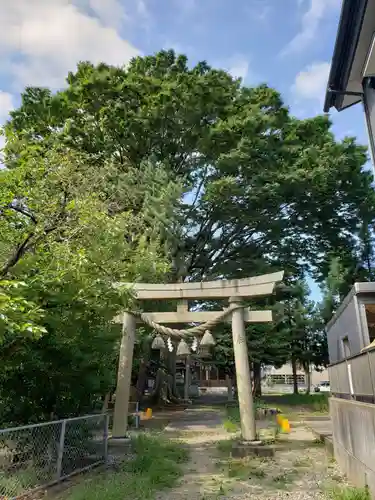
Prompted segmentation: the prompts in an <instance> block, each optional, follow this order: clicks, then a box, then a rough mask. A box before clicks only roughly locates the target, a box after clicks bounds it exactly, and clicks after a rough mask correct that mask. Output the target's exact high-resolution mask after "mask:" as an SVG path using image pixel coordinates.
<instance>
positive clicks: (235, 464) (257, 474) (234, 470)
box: [225, 458, 267, 479]
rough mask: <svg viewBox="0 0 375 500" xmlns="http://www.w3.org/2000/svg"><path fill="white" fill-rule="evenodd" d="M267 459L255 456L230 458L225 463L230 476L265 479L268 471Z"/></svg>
mask: <svg viewBox="0 0 375 500" xmlns="http://www.w3.org/2000/svg"><path fill="white" fill-rule="evenodd" d="M265 465H266V462H265V461H261V460H257V459H254V458H244V459H238V460H235V459H232V458H231V459H229V460H228V462H226V464H225V466H226V467H225V468H226V473H227V475H228V477H229V478H238V479H252V478H256V479H263V478H265V477H266V475H267V473H266V471H265Z"/></svg>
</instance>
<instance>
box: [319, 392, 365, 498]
mask: <svg viewBox="0 0 375 500" xmlns="http://www.w3.org/2000/svg"><path fill="white" fill-rule="evenodd" d="M329 401H330V402H329V405H330V414H331V419H332V429H333V436H332V437H333V447H334V454H335V458H336V460H337V462H338V464H339V466H340V468H341V470H342V471H343V472H344V473H345V474H346V475H347V477H348V479H349V480H350V481H351V482H352V483H353V484H354V485H356V486H358V487H364V486H366V485H367V486H368V487H369V489H370V492H371V497H372V498H374V499H375V405H373V404H367V403H360V402H358V401H352V400H346V399H340V398H335V397H331V398H330V400H329Z"/></svg>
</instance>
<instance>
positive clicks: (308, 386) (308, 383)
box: [305, 363, 311, 394]
mask: <svg viewBox="0 0 375 500" xmlns="http://www.w3.org/2000/svg"><path fill="white" fill-rule="evenodd" d="M305 377H306V394H310V392H311V372H310V363H307V365H306V366H305Z"/></svg>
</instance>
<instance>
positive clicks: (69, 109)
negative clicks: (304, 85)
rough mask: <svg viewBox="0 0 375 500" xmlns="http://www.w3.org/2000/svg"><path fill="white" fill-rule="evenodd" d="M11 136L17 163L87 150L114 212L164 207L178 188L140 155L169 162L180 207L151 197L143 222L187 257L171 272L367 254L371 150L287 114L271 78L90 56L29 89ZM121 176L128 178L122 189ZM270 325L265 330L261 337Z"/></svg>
mask: <svg viewBox="0 0 375 500" xmlns="http://www.w3.org/2000/svg"><path fill="white" fill-rule="evenodd" d="M5 134H6V138H7V146H6V150H5V160H4V161H5V163H6V165H7V167H8V168H9V169H10V170H11V171H17V170H18V169H19V168H20V165H22V162H23V161H24V158H25V153H24V152H25V151H28V153H27V154H28V155H29V154H30V151H33V152H35V155H37V156H38V157H42V158H44V157H48V154H49V151H51V149H52V150H53V149H54V147H55V145H56V144H59V146H60V147H61V148H63V149H64V150H68V151H69V152H71V153H74V155H84V156H85V157H87V158H89V163H90V166H91V172H92V177H93V178H94V179H96V181H97V183H100V201H101V202H104V201H105V202H106V203H107V207H108V208H109V211H110V214H111V215H112V216H117V215H120V216H123V214H124V213H128V212H129V209H128V204H129V202H130V205H131V207H132V208H131V213H132V214H134V213H139V211H141V212H142V207H143V206H144V203H143V201H142V200H144V199H145V198H147V199H151V200H155V197H159V203H160V204H161V206H163V202H162V200H167V201H168V200H170V199H171V197H172V198H173V196H174V194H173V193H172V195H171V196H169V195H167V194H168V193H169V190H167V193H166V194H163V196H160V195H159V193H160V192H162V188H161V185H160V183H159V184H158V185H157V188H156V189H155V188H153V189H151V190H150V189H148V184H147V182H144V179H145V177H144V169H142V165H144V164H147V165H151V171H150V174H149V175H151V174H152V172H153V170H152V169H153V168H156V169H158V168H160V166H161V167H162V169H163V172H165V175H166V183H167V182H170V181H173V182H175V181H177V182H180V183H182V185H183V196H182V200H181V204H180V205H179V207H178V210H177V209H176V210H175V211H174V212H173V216H174V217H171V215H172V214H171V210H170V207H171V206H172V207H173V203H172V204H171V203H165V204H164V205H165V207H169V208H166V209H165V210H164V209H163V210H162V211H161V216H160V215H159V214H158V210H157V208H156V207H157V203H156V205H155V203H153V204H152V207H153V209H152V210H151V211H150V214H149V217H151V219H150V220H151V224H149V225H148V226H147V227H148V228H149V227H154V225H155V224H156V227H157V228H159V229H158V234H159V235H160V239H159V241H161V242H162V243H163V245H164V246H165V250H166V251H167V254H168V256H169V258H170V259H171V261H173V262H175V263H178V265H176V266H175V272H174V273H171V274H170V275H169V279H173V280H175V279H176V278H177V277H179V278H182V279H186V280H193V279H208V278H210V279H213V278H221V277H242V276H248V275H254V274H260V273H264V272H269V271H272V270H274V269H277V270H278V269H280V268H283V269H285V270H286V271H287V275H288V276H292V277H293V279H297V278H302V277H303V276H304V275H305V273H306V272H307V271H309V272H313V273H314V276H315V277H316V278H317V279H318V280H323V279H324V278H325V277H326V276H327V273H328V266H327V262H328V260H327V256H328V255H330V256H331V255H344V254H345V255H346V258H347V260H348V262H349V261H350V263H351V264H352V263H353V261H354V256H355V255H357V253H358V251H359V244H358V241H360V242H361V245H362V243H363V245H362V247H361V248H362V250H363V252H362V253H363V254H364V253H366V252H367V254H366V255H369V253H368V245H367V246H366V244H365V238H364V236H363V235H364V234H365V229H366V228H371V225H372V224H373V214H374V213H375V212H374V207H375V198H374V192H373V190H372V186H371V182H372V177H371V175H370V173H369V172H365V171H364V170H363V166H364V164H365V162H366V159H367V156H366V150H365V148H364V147H362V146H359V145H358V144H356V141H355V139H354V138H346V139H344V140H343V141H338V140H336V139H335V137H334V135H333V133H332V132H331V131H330V121H329V118H328V117H326V116H317V117H315V118H312V119H307V120H299V119H297V118H295V117H293V116H291V114H290V113H289V110H288V108H287V107H286V106H285V105H284V103H283V101H282V98H281V96H280V94H279V93H278V92H277V91H276V90H274V89H272V88H270V87H268V86H267V85H261V86H258V87H254V88H250V87H246V86H244V85H242V83H241V81H240V80H237V79H233V78H232V77H231V76H230V75H229V74H228V73H226V72H225V71H222V70H217V69H214V68H211V67H210V66H208V65H207V64H206V63H205V62H201V63H198V64H197V65H195V66H194V67H189V65H188V63H187V59H186V57H184V56H177V55H176V54H175V53H174V52H173V51H162V52H160V53H158V54H156V55H155V56H147V57H138V58H135V59H134V60H133V61H132V62H131V63H130V64H129V65H128V66H127V67H126V68H125V67H122V68H116V67H111V66H108V65H106V64H100V65H98V66H94V65H92V64H90V63H89V62H84V63H81V64H79V66H78V69H77V71H76V72H75V73H71V74H69V76H68V78H67V86H66V88H65V89H64V90H62V91H60V92H57V93H55V94H53V93H52V92H50V91H49V90H48V89H43V88H27V89H26V90H25V92H24V93H23V94H22V102H21V105H20V107H19V108H18V109H16V110H15V111H13V112H12V113H11V118H10V120H9V122H8V123H7V125H6V127H5ZM103 163H105V164H107V165H108V164H109V165H115V168H114V169H113V170H111V175H110V176H108V175H105V176H104V177H103V176H102V172H103V169H102V165H103ZM129 172H130V174H131V175H129ZM139 175H140V176H141V177H140V179H141V182H139ZM142 182H144V184H142ZM139 183H140V184H141V185H144V186H145V191H144V195H142V194H141V195H140V194H139V191H138V189H137V185H138V184H139ZM119 185H120V187H121V189H119ZM124 186H130V188H129V189H128V191H127V192H126V193H125V194H124V192H123V191H122V189H124ZM172 191H173V190H172ZM86 192H87V187H86V186H85V185H84V184H83V185H82V193H86ZM146 193H147V196H146ZM9 202H10V201H9ZM109 202H110V203H109ZM171 219H172V222H171V223H170V224H163V221H164V220H171ZM143 220H144V219H143V218H142V221H143ZM141 227H143V226H142V225H141ZM125 234H126V231H125ZM130 239H131V238H130ZM127 241H128V242H129V238H128V240H127ZM366 241H368V238H367V240H366ZM26 244H27V243H26ZM113 262H114V263H115V262H116V259H114V261H113ZM147 280H148V281H149V280H150V278H149V277H148V279H147ZM272 328H274V326H264V327H262V328H261V329H263V330H264V331H263V334H262V336H263V338H264V339H267V338H270V336H269V335H268V336H267V332H268V333H271V332H272ZM251 331H255V330H251ZM249 335H251V333H250V330H249ZM258 335H259V333H258ZM282 342H284V340H282ZM264 346H266V343H264ZM280 346H281V344H280V345H279V347H280ZM259 350H260V347H258V351H259ZM273 351H274V352H277V345H275V349H274V350H273ZM252 352H256V350H255V351H254V350H253V351H252ZM264 352H265V351H264ZM270 352H271V349H270ZM267 356H268V355H267ZM259 359H260V360H261V359H263V361H264V356H259Z"/></svg>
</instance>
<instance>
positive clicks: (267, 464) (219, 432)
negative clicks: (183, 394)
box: [157, 409, 343, 500]
mask: <svg viewBox="0 0 375 500" xmlns="http://www.w3.org/2000/svg"><path fill="white" fill-rule="evenodd" d="M222 419H223V415H222V414H221V413H220V411H218V410H204V409H191V410H190V409H189V410H186V412H184V414H183V415H181V417H180V419H179V420H178V421H175V422H173V423H172V424H170V425H169V426H168V427H167V428H166V429H165V433H166V435H169V436H170V437H171V438H178V439H181V440H182V441H183V442H184V443H185V445H186V446H187V447H189V448H190V456H191V460H190V462H189V463H188V464H187V466H186V470H185V474H184V476H183V477H182V479H181V481H180V484H179V485H178V486H177V487H176V488H174V489H173V490H170V491H166V492H163V493H161V494H159V495H158V496H157V500H188V499H189V500H217V499H230V500H232V499H237V500H245V499H253V500H276V499H292V500H323V499H326V498H327V493H326V492H327V488H331V487H333V486H335V485H338V484H342V482H343V478H342V477H341V475H340V473H339V471H338V469H337V466H336V464H335V463H334V461H332V460H331V459H330V458H329V457H327V454H326V451H325V448H324V446H323V445H322V444H320V443H317V442H316V440H315V438H314V435H313V434H312V433H311V431H310V430H309V429H308V428H307V427H306V426H305V425H304V424H303V423H298V422H294V423H293V426H292V430H291V433H290V434H289V435H288V436H282V437H281V438H280V450H279V451H277V452H276V455H275V457H274V458H272V459H268V458H267V459H260V458H256V457H253V458H248V459H244V460H238V459H233V458H231V456H230V451H229V448H230V446H231V444H230V440H231V438H232V437H233V435H231V434H228V433H227V432H226V431H225V429H224V428H223V425H222Z"/></svg>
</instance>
